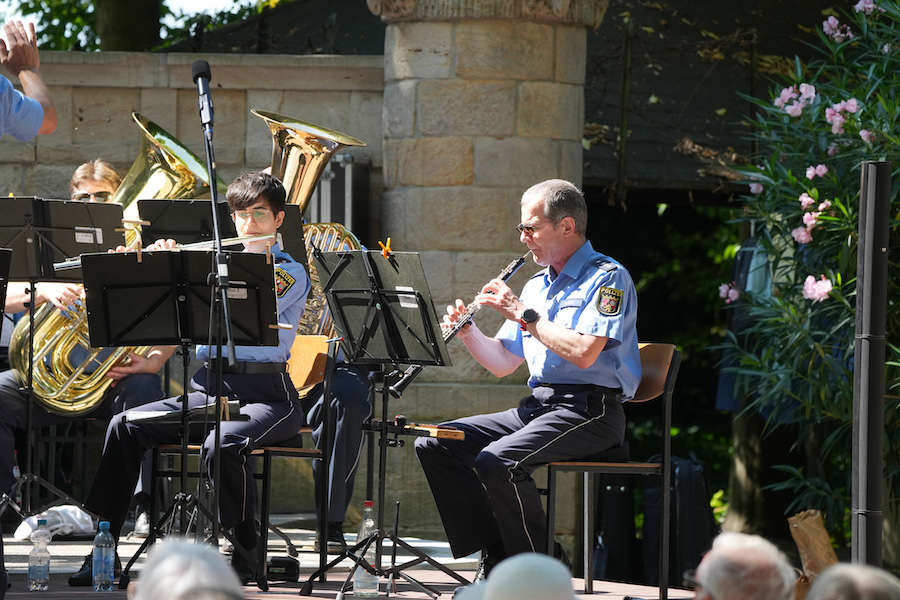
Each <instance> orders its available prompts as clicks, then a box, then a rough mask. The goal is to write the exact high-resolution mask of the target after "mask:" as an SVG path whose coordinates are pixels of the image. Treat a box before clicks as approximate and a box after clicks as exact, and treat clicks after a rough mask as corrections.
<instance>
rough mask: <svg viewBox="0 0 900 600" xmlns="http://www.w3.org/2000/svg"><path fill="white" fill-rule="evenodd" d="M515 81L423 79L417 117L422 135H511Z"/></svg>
mask: <svg viewBox="0 0 900 600" xmlns="http://www.w3.org/2000/svg"><path fill="white" fill-rule="evenodd" d="M515 102H516V87H515V83H514V82H512V81H466V80H461V79H440V80H437V79H436V80H430V81H421V82H419V89H418V98H417V100H416V120H417V125H418V129H419V132H420V133H421V134H422V135H434V136H439V135H496V136H504V135H511V134H512V133H513V130H514V129H515Z"/></svg>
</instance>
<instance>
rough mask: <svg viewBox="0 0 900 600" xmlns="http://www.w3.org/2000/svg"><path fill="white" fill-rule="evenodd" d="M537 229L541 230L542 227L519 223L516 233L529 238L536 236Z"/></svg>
mask: <svg viewBox="0 0 900 600" xmlns="http://www.w3.org/2000/svg"><path fill="white" fill-rule="evenodd" d="M536 229H540V226H536V225H526V224H525V223H519V224H518V225H516V231H518V232H519V233H524V234H525V235H529V236H531V235H534V232H535V230H536Z"/></svg>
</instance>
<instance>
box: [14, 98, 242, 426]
mask: <svg viewBox="0 0 900 600" xmlns="http://www.w3.org/2000/svg"><path fill="white" fill-rule="evenodd" d="M131 117H132V118H133V119H134V122H135V123H136V124H137V126H138V128H139V129H140V130H141V133H142V134H143V137H142V140H141V149H140V151H139V152H138V156H137V158H135V160H134V163H132V165H131V168H130V169H129V170H128V173H127V174H126V175H125V178H124V179H123V180H122V184H121V185H120V186H119V189H118V190H116V192H115V194H114V195H113V197H112V199H111V200H110V202H116V203H118V204H121V205H122V208H123V209H124V214H125V218H126V219H131V220H138V215H137V202H136V200H137V199H139V198H195V197H199V196H201V195H204V194H208V192H209V175H208V173H207V171H206V165H205V163H203V162H202V161H201V160H200V159H199V158H198V157H197V156H196V155H195V154H194V153H193V152H191V151H190V150H188V149H187V148H186V147H184V146H183V145H182V144H181V143H180V142H179V141H178V140H177V139H175V137H174V136H172V135H171V134H169V133H168V132H167V131H166V130H165V129H163V128H162V127H160V126H158V125H156V124H155V123H154V122H152V121H150V120H149V119H147V118H145V117H143V116H141V115H139V114H137V113H132V114H131ZM216 183H217V185H218V187H219V188H220V189H222V190H224V185H223V184H222V182H221V181H217V182H216ZM129 238H130V239H129ZM126 242H127V244H128V245H129V246H135V245H136V244H139V243H140V230H139V228H130V229H128V231H126ZM28 340H29V335H28V319H21V320H19V322H18V323H17V324H16V327H15V329H14V330H13V333H12V337H11V339H10V343H9V362H10V365H11V367H12V368H13V369H14V370H15V371H17V372H18V374H19V376H20V378H21V379H22V380H24V379H25V374H26V371H27V369H28ZM33 345H34V357H33V365H34V372H33V376H32V381H33V387H34V397H35V398H36V399H37V400H38V401H39V402H41V404H43V406H44V408H46V409H47V410H49V411H50V412H53V413H57V414H61V415H68V416H77V415H82V414H85V413H88V412H90V411H92V410H94V409H95V408H96V407H97V405H98V404H99V403H100V402H101V401H102V400H103V395H104V394H105V393H106V390H107V389H108V388H109V386H110V384H111V383H112V380H111V379H109V378H108V377H106V373H107V372H108V371H109V369H110V368H112V367H113V366H114V365H116V364H117V363H118V362H120V361H121V360H122V359H123V358H125V357H127V356H128V355H129V353H131V352H134V353H137V354H143V353H144V352H146V351H147V347H136V348H135V347H122V348H110V349H104V348H91V347H90V344H89V342H88V327H87V311H86V310H85V309H84V307H81V308H79V309H77V310H73V311H67V312H63V311H61V310H59V309H58V308H56V307H55V306H53V305H52V304H50V303H49V302H48V303H45V304H43V305H41V306H40V307H38V308H37V310H36V311H35V315H34V344H33ZM77 354H82V355H84V358H83V359H82V360H80V361H78V362H77V363H76V362H73V358H77V357H76V355H77ZM92 365H93V367H92ZM91 367H92V368H91ZM88 370H90V372H86V371H88Z"/></svg>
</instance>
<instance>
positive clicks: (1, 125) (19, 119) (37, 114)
mask: <svg viewBox="0 0 900 600" xmlns="http://www.w3.org/2000/svg"><path fill="white" fill-rule="evenodd" d="M43 122H44V109H43V107H41V103H40V102H38V101H37V100H35V99H34V98H29V97H28V96H26V95H25V94H23V93H22V92H20V91H19V90H17V89H16V88H14V87H13V85H12V84H11V83H10V82H9V80H8V79H7V78H6V77H3V76H2V75H0V136H2V135H4V134H7V133H8V134H9V135H11V136H13V137H14V138H16V139H17V140H19V141H20V142H27V141H28V140H30V139H33V138H34V137H35V136H36V135H37V134H38V131H40V129H41V123H43Z"/></svg>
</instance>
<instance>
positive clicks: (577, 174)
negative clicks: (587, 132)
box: [556, 140, 584, 188]
mask: <svg viewBox="0 0 900 600" xmlns="http://www.w3.org/2000/svg"><path fill="white" fill-rule="evenodd" d="M556 143H557V144H558V145H559V176H560V177H561V178H562V179H566V180H568V181H571V182H572V183H574V184H575V185H576V186H578V187H579V188H580V187H581V176H582V172H583V170H584V147H583V146H582V145H581V142H569V141H563V140H560V141H557V142H556Z"/></svg>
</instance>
